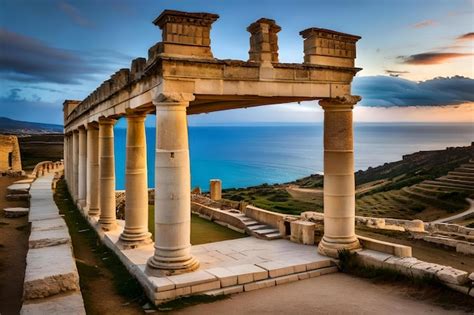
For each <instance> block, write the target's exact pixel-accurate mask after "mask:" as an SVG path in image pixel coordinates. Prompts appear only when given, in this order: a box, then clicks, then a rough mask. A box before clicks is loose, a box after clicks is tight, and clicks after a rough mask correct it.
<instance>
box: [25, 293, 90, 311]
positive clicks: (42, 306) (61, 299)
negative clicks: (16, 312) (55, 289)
mask: <svg viewBox="0 0 474 315" xmlns="http://www.w3.org/2000/svg"><path fill="white" fill-rule="evenodd" d="M20 314H21V315H45V314H51V315H54V314H67V315H85V314H86V311H85V309H84V301H83V300H82V295H81V293H80V292H74V293H71V294H66V295H60V296H54V297H50V298H48V299H41V300H35V301H28V302H27V303H24V304H23V306H22V308H21V311H20Z"/></svg>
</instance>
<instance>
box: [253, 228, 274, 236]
mask: <svg viewBox="0 0 474 315" xmlns="http://www.w3.org/2000/svg"><path fill="white" fill-rule="evenodd" d="M277 232H278V230H277V229H273V228H270V227H269V226H267V228H266V229H261V230H255V233H257V234H259V235H266V234H272V233H277Z"/></svg>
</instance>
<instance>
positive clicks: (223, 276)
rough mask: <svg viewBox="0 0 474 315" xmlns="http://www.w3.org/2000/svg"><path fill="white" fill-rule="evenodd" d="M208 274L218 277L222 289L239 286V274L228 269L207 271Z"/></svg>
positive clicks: (220, 268) (218, 268)
mask: <svg viewBox="0 0 474 315" xmlns="http://www.w3.org/2000/svg"><path fill="white" fill-rule="evenodd" d="M206 272H208V273H210V274H212V275H214V276H216V277H217V278H218V279H219V280H220V282H221V287H223V288H224V287H230V286H235V285H236V284H237V278H238V277H237V274H236V273H235V272H233V271H230V270H229V269H227V268H223V267H217V268H211V269H206Z"/></svg>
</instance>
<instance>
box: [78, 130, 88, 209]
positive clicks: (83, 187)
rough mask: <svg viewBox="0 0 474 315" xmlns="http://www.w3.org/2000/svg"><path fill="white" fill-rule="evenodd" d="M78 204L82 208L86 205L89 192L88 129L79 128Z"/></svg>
mask: <svg viewBox="0 0 474 315" xmlns="http://www.w3.org/2000/svg"><path fill="white" fill-rule="evenodd" d="M77 176H78V178H77V185H78V187H77V204H78V206H79V207H80V208H83V207H84V206H85V205H86V194H87V131H86V129H85V128H84V127H80V128H79V162H78V171H77Z"/></svg>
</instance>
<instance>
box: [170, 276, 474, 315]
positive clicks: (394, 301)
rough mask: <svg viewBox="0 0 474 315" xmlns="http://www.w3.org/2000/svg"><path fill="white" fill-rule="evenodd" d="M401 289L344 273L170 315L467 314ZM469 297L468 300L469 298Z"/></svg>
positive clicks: (253, 293) (241, 295) (187, 309)
mask: <svg viewBox="0 0 474 315" xmlns="http://www.w3.org/2000/svg"><path fill="white" fill-rule="evenodd" d="M401 291H402V290H401V289H400V287H398V286H390V285H380V284H378V285H376V284H373V283H371V282H369V281H367V280H364V279H360V278H356V277H352V276H349V275H346V274H342V273H335V274H330V275H326V276H324V277H318V278H311V279H307V280H303V281H297V282H293V283H289V284H285V285H283V286H276V287H272V288H267V289H262V290H256V291H252V292H246V293H243V294H236V295H233V296H231V298H229V299H225V300H221V301H217V302H214V303H210V304H199V305H195V306H191V307H188V308H185V309H182V310H179V311H175V312H171V314H199V315H200V314H226V315H233V314H236V315H237V314H238V315H242V314H259V315H262V314H272V315H273V314H295V315H296V314H298V315H305V314H312V315H314V314H331V315H333V314H351V315H353V314H364V315H367V314H377V315H379V314H384V315H390V314H394V315H395V314H396V315H399V314H406V315H408V314H434V315H436V314H440V315H450V314H466V313H463V312H460V311H454V310H448V309H444V308H442V307H440V306H436V305H433V304H431V303H430V302H428V301H422V300H419V299H418V300H417V299H415V298H411V297H409V296H408V294H407V293H406V292H401ZM467 298H468V297H467Z"/></svg>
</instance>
